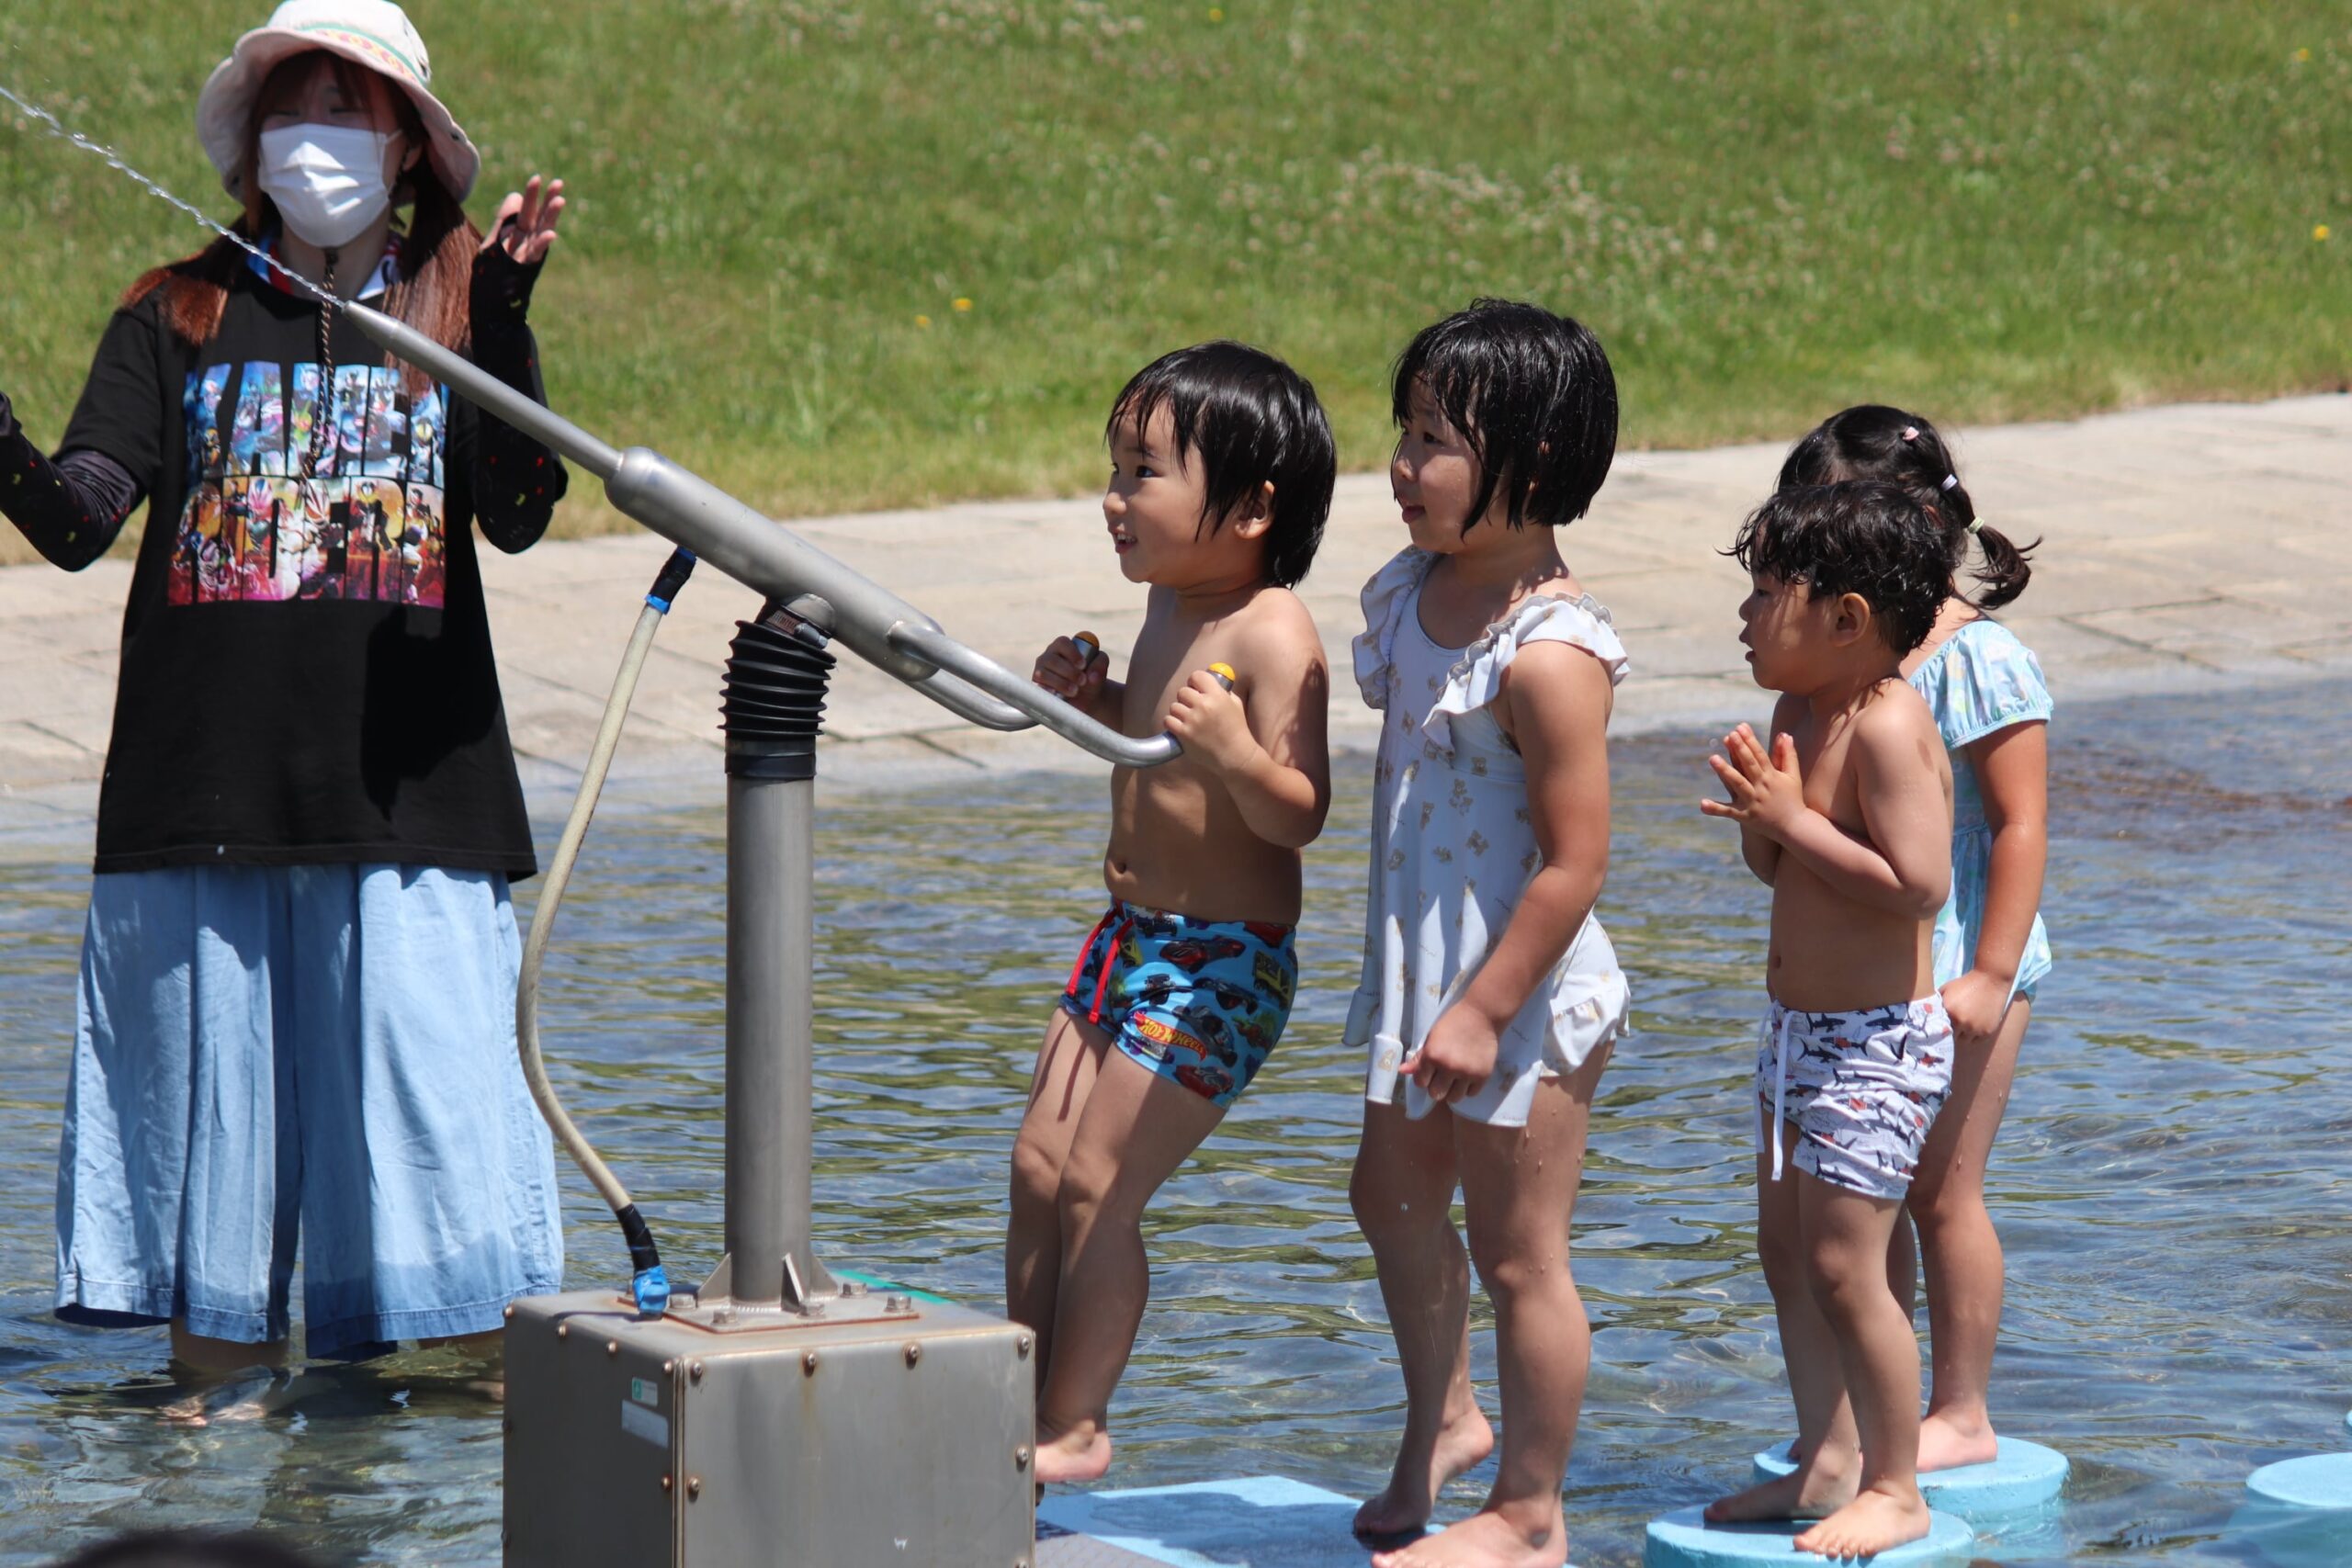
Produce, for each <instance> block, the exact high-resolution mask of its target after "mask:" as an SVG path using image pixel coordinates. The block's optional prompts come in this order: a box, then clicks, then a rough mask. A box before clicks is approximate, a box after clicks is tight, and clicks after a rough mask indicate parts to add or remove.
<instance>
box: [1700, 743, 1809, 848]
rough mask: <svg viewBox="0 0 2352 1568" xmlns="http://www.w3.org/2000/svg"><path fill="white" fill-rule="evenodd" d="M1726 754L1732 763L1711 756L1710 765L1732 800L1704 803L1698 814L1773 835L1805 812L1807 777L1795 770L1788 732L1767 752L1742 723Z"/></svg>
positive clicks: (1792, 747)
mask: <svg viewBox="0 0 2352 1568" xmlns="http://www.w3.org/2000/svg"><path fill="white" fill-rule="evenodd" d="M1724 751H1726V752H1727V753H1729V755H1730V759H1731V760H1730V761H1724V759H1723V758H1722V757H1709V758H1708V759H1707V765H1708V766H1709V767H1711V768H1713V769H1714V770H1715V776H1716V777H1717V778H1719V779H1721V780H1723V782H1724V790H1725V791H1727V792H1728V793H1729V794H1730V795H1731V799H1730V800H1729V801H1727V802H1726V801H1721V800H1702V801H1701V802H1700V803H1699V809H1700V810H1702V811H1703V812H1705V813H1706V814H1707V815H1708V816H1710V817H1728V818H1732V819H1733V820H1734V821H1736V822H1737V823H1738V824H1739V825H1740V826H1741V827H1743V828H1754V829H1757V830H1758V832H1763V833H1773V834H1777V833H1780V832H1781V831H1783V830H1785V829H1787V828H1788V827H1789V826H1790V824H1792V823H1793V822H1794V821H1795V820H1796V819H1797V818H1799V817H1801V816H1803V815H1804V808H1805V807H1804V774H1803V773H1800V772H1799V771H1798V768H1797V746H1796V741H1795V740H1794V739H1792V738H1791V737H1790V736H1788V735H1787V734H1785V733H1783V734H1781V735H1776V736H1774V737H1773V738H1772V749H1771V750H1770V753H1769V754H1768V753H1767V752H1766V750H1765V749H1764V743H1763V742H1762V741H1761V740H1758V739H1757V738H1756V731H1755V730H1753V729H1751V728H1748V727H1747V725H1744V724H1743V725H1741V726H1740V727H1739V728H1737V729H1735V730H1733V731H1732V732H1731V733H1730V734H1729V735H1726V736H1724Z"/></svg>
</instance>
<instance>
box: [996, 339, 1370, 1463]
mask: <svg viewBox="0 0 2352 1568" xmlns="http://www.w3.org/2000/svg"><path fill="white" fill-rule="evenodd" d="M1105 434H1106V437H1107V439H1108V441H1109V443H1110V447H1111V483H1110V488H1109V489H1108V490H1106V491H1104V492H1103V522H1104V523H1105V524H1106V525H1108V526H1109V529H1110V534H1111V547H1112V548H1113V549H1114V550H1116V551H1117V552H1118V557H1119V569H1120V570H1121V571H1123V572H1124V573H1125V575H1126V578H1127V580H1128V581H1130V582H1143V583H1148V584H1149V585H1150V588H1151V592H1150V597H1149V598H1148V601H1147V602H1146V608H1145V611H1144V623H1143V629H1142V631H1141V632H1139V633H1138V634H1137V635H1136V643H1135V649H1134V651H1133V653H1132V654H1131V655H1130V656H1129V657H1128V660H1127V668H1126V679H1125V682H1117V681H1113V680H1111V679H1109V678H1108V677H1109V669H1110V666H1109V660H1107V659H1106V658H1105V657H1104V656H1103V654H1102V652H1101V651H1100V650H1098V649H1091V648H1084V647H1081V646H1080V644H1079V643H1078V642H1076V641H1074V640H1073V639H1071V638H1069V637H1061V638H1057V639H1056V641H1055V642H1054V644H1053V646H1052V647H1050V648H1048V649H1046V651H1045V652H1044V653H1043V654H1042V655H1040V656H1039V658H1038V660H1037V666H1036V670H1035V680H1036V682H1037V683H1038V684H1039V685H1041V686H1044V687H1045V688H1046V690H1048V691H1051V692H1055V693H1057V694H1060V695H1062V696H1064V697H1067V698H1068V699H1069V701H1070V702H1072V703H1073V704H1075V705H1078V706H1079V707H1080V708H1083V709H1084V710H1085V711H1087V712H1088V713H1090V714H1091V715H1092V716H1094V717H1096V718H1097V719H1100V720H1101V721H1102V722H1103V723H1104V724H1107V725H1110V726H1111V727H1113V728H1116V729H1118V730H1120V731H1122V732H1123V733H1125V734H1127V735H1133V736H1148V735H1157V734H1159V732H1160V731H1162V730H1166V731H1168V732H1169V733H1170V734H1172V735H1174V736H1175V737H1176V738H1177V739H1178V740H1180V741H1182V744H1183V754H1182V756H1181V757H1179V758H1178V759H1177V760H1176V761H1172V762H1169V763H1166V764H1164V765H1163V766H1160V767H1157V768H1151V769H1147V770H1136V769H1128V768H1122V769H1119V770H1118V771H1117V772H1116V773H1114V774H1113V775H1112V780H1111V844H1110V848H1109V850H1108V851H1107V852H1105V853H1104V855H1103V885H1104V886H1106V887H1108V888H1109V890H1110V894H1111V907H1110V908H1109V909H1108V910H1107V911H1106V912H1105V913H1104V914H1103V918H1102V919H1100V920H1098V921H1096V922H1095V926H1094V930H1093V931H1092V932H1091V934H1090V935H1089V936H1088V937H1087V940H1086V942H1084V943H1083V944H1082V946H1081V947H1080V953H1079V955H1078V962H1077V963H1076V964H1074V965H1073V966H1072V967H1071V969H1070V977H1069V985H1068V986H1067V987H1065V988H1064V990H1063V993H1062V998H1061V1002H1060V1005H1059V1006H1058V1007H1057V1009H1056V1010H1055V1011H1054V1016H1053V1018H1052V1021H1050V1022H1048V1023H1047V1024H1046V1038H1045V1043H1044V1044H1043V1045H1041V1046H1040V1047H1039V1048H1038V1052H1037V1066H1036V1072H1035V1077H1034V1079H1033V1080H1032V1083H1031V1087H1030V1091H1029V1110H1028V1113H1027V1115H1026V1116H1025V1117H1024V1118H1023V1122H1022V1124H1021V1135H1020V1138H1019V1140H1018V1141H1017V1142H1016V1143H1015V1144H1014V1145H1013V1150H1012V1221H1011V1224H1010V1225H1009V1226H1008V1228H1007V1232H1006V1235H1005V1244H1004V1277H1005V1305H1006V1310H1007V1312H1008V1314H1010V1315H1011V1316H1012V1318H1013V1319H1014V1320H1015V1321H1016V1322H1019V1323H1023V1324H1025V1325H1028V1326H1029V1327H1030V1328H1031V1329H1032V1330H1033V1331H1034V1332H1035V1334H1036V1336H1037V1377H1038V1396H1037V1469H1036V1479H1037V1480H1038V1482H1039V1483H1047V1482H1057V1481H1091V1480H1092V1479H1093V1478H1095V1477H1096V1476H1099V1475H1101V1474H1102V1473H1103V1472H1104V1471H1105V1470H1106V1469H1108V1468H1109V1466H1110V1463H1111V1438H1110V1432H1109V1428H1108V1410H1109V1407H1110V1403H1111V1392H1112V1390H1113V1389H1114V1388H1116V1387H1117V1386H1118V1382H1119V1374H1120V1373H1121V1371H1124V1370H1125V1367H1126V1362H1127V1354H1128V1352H1129V1351H1130V1350H1131V1349H1132V1348H1134V1346H1135V1337H1136V1327H1137V1325H1139V1324H1140V1323H1141V1322H1142V1320H1143V1308H1144V1301H1145V1297H1146V1296H1147V1294H1148V1292H1149V1289H1150V1273H1149V1268H1148V1263H1147V1261H1146V1259H1145V1257H1144V1247H1143V1232H1142V1228H1141V1220H1142V1216H1143V1208H1144V1205H1145V1203H1146V1202H1148V1201H1149V1200H1150V1198H1151V1195H1152V1194H1153V1193H1154V1192H1156V1191H1158V1190H1159V1186H1160V1184H1161V1183H1162V1182H1164V1181H1166V1180H1167V1179H1168V1178H1169V1177H1170V1175H1172V1174H1174V1172H1175V1170H1176V1168H1177V1167H1178V1166H1180V1165H1182V1163H1183V1162H1184V1159H1185V1158H1186V1156H1189V1155H1191V1154H1192V1152H1193V1150H1194V1149H1195V1148H1197V1147H1199V1146H1200V1143H1201V1140H1203V1139H1204V1138H1205V1137H1207V1136H1208V1135H1209V1134H1210V1133H1211V1132H1212V1131H1213V1130H1214V1129H1215V1128H1216V1124H1217V1122H1219V1121H1221V1120H1223V1118H1224V1116H1225V1112H1226V1109H1227V1107H1228V1106H1230V1105H1231V1104H1232V1103H1233V1101H1234V1099H1235V1098H1236V1097H1237V1096H1238V1095H1239V1094H1240V1092H1241V1091H1242V1089H1245V1088H1247V1087H1248V1085H1249V1082H1250V1077H1251V1076H1252V1075H1253V1074H1255V1073H1256V1072H1257V1070H1258V1069H1259V1068H1260V1067H1261V1066H1263V1065H1264V1064H1265V1060H1266V1056H1267V1055H1268V1053H1269V1052H1271V1051H1272V1049H1273V1046H1274V1043H1275V1041H1276V1040H1277V1039H1278V1038H1280V1036H1281V1034H1282V1032H1283V1021H1284V1020H1285V1019H1286V1018H1287V1017H1288V1016H1289V1012H1290V1005H1291V998H1292V995H1293V992H1294V990H1295V987H1296V985H1297V979H1298V965H1297V962H1296V960H1295V958H1294V956H1293V954H1292V948H1291V930H1292V928H1293V927H1294V926H1295V925H1296V924H1297V922H1298V913H1299V852H1300V851H1301V850H1302V849H1304V848H1305V847H1306V845H1307V844H1309V843H1311V842H1313V841H1314V840H1315V836H1316V835H1317V833H1319V832H1321V831H1322V830H1323V817H1324V813H1325V811H1326V810H1327V809H1329V806H1330V763H1329V757H1328V755H1327V752H1326V748H1325V741H1324V724H1325V705H1326V702H1327V699H1328V697H1329V686H1330V675H1329V670H1328V669H1327V668H1326V667H1325V664H1324V660H1323V644H1322V639H1321V638H1320V637H1317V635H1316V631H1315V624H1314V622H1313V621H1312V620H1311V619H1309V618H1308V616H1307V613H1306V606H1305V605H1304V604H1300V603H1299V601H1298V597H1297V595H1295V594H1294V593H1293V592H1291V591H1290V588H1291V585H1292V584H1293V583H1295V582H1296V581H1298V580H1299V579H1300V578H1302V577H1304V576H1305V575H1306V568H1307V565H1308V563H1309V562H1310V561H1312V560H1313V559H1314V558H1315V547H1316V546H1317V544H1318V543H1319V542H1320V541H1321V539H1322V536H1323V520H1324V517H1325V514H1326V513H1328V512H1329V510H1330V505H1331V481H1332V478H1333V474H1334V471H1335V469H1336V467H1337V463H1336V458H1335V456H1334V449H1333V446H1332V442H1331V429H1330V425H1329V423H1328V422H1327V421H1326V420H1325V419H1324V416H1323V410H1322V406H1321V405H1320V404H1319V403H1317V401H1316V399H1315V389H1314V388H1312V387H1310V386H1309V385H1308V384H1307V383H1306V380H1305V379H1304V378H1302V377H1300V376H1299V375H1298V373H1297V372H1296V371H1295V370H1293V369H1291V368H1290V367H1289V366H1287V365H1284V364H1283V362H1282V361H1281V360H1279V359H1275V358H1273V357H1272V355H1266V354H1261V353H1260V352H1259V351H1258V350H1256V349H1253V348H1248V347H1245V346H1243V345H1242V344H1237V343H1208V344H1199V345H1198V346H1195V347H1193V348H1185V349H1179V350H1177V351H1176V352H1175V353H1173V354H1170V355H1164V356H1162V357H1161V358H1159V359H1158V360H1155V361H1154V362H1153V363H1152V364H1150V365H1148V366H1147V367H1145V368H1144V369H1143V370H1141V371H1139V372H1138V373H1137V374H1136V378H1134V379H1133V380H1131V381H1129V382H1128V383H1127V385H1126V387H1125V389H1124V390H1122V391H1121V392H1120V394H1119V397H1118V400H1117V401H1116V402H1115V403H1114V404H1113V405H1112V409H1111V420H1110V424H1109V427H1108V429H1107V431H1106V433H1105ZM1213 664H1222V665H1224V666H1226V667H1227V669H1229V670H1230V671H1232V672H1233V677H1232V679H1233V684H1232V687H1231V689H1230V690H1228V689H1227V686H1226V684H1225V682H1221V681H1219V680H1218V679H1217V677H1216V675H1215V674H1213V673H1211V671H1210V666H1211V665H1213ZM1065 1308H1067V1309H1068V1314H1067V1315H1064V1309H1065Z"/></svg>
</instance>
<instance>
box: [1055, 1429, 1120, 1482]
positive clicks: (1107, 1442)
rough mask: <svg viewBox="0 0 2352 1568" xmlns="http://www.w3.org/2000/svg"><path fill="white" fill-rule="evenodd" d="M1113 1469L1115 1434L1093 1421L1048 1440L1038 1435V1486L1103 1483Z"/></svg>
mask: <svg viewBox="0 0 2352 1568" xmlns="http://www.w3.org/2000/svg"><path fill="white" fill-rule="evenodd" d="M1110 1468H1111V1434H1110V1433H1109V1432H1107V1431H1105V1430H1103V1428H1102V1427H1097V1426H1095V1425H1094V1424H1093V1423H1092V1422H1083V1423H1081V1424H1080V1425H1078V1426H1076V1427H1071V1428H1070V1429H1069V1431H1067V1432H1060V1433H1057V1434H1055V1435H1054V1436H1051V1437H1048V1436H1047V1435H1046V1433H1045V1431H1044V1430H1043V1429H1040V1430H1039V1431H1038V1433H1037V1484H1038V1485H1040V1486H1058V1485H1060V1484H1061V1483H1064V1482H1069V1481H1100V1480H1102V1479H1103V1472H1105V1471H1107V1470H1109V1469H1110Z"/></svg>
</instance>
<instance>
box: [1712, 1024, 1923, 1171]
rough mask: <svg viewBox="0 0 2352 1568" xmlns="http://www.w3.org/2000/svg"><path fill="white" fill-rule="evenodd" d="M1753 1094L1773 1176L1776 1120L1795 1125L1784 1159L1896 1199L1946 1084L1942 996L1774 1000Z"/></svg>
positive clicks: (1777, 1151)
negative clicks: (1850, 1004)
mask: <svg viewBox="0 0 2352 1568" xmlns="http://www.w3.org/2000/svg"><path fill="white" fill-rule="evenodd" d="M1760 1045H1761V1048H1760V1049H1759V1050H1758V1053H1757V1058H1756V1100H1757V1113H1758V1120H1759V1122H1762V1123H1764V1125H1763V1126H1761V1127H1759V1128H1758V1133H1759V1134H1760V1135H1761V1136H1763V1137H1769V1138H1770V1141H1771V1146H1772V1179H1773V1180H1775V1181H1778V1180H1779V1179H1781V1163H1782V1153H1781V1140H1782V1137H1783V1135H1784V1134H1783V1133H1782V1129H1783V1128H1784V1127H1791V1126H1793V1127H1794V1128H1795V1129H1796V1130H1797V1145H1796V1147H1795V1148H1793V1149H1792V1150H1790V1151H1788V1154H1787V1163H1789V1164H1792V1165H1793V1166H1795V1167H1796V1168H1798V1169H1799V1170H1802V1171H1805V1172H1807V1173H1809V1174H1811V1175H1812V1176H1814V1177H1815V1178H1817V1179H1820V1180H1823V1181H1826V1182H1828V1183H1830V1184H1831V1185H1833V1186H1837V1187H1843V1188H1845V1189H1847V1190H1849V1191H1853V1192H1860V1193H1863V1194H1865V1195H1866V1196H1869V1197H1872V1198H1900V1197H1902V1196H1903V1195H1904V1194H1905V1192H1907V1191H1908V1190H1910V1187H1911V1174H1912V1172H1913V1171H1914V1170H1915V1169H1917V1167H1918V1164H1919V1150H1920V1148H1921V1146H1922V1145H1925V1144H1926V1143H1927V1141H1928V1128H1929V1127H1930V1126H1931V1125H1933V1124H1934V1122H1935V1120H1936V1112H1937V1111H1938V1110H1939V1109H1940V1108H1941V1107H1942V1105H1943V1102H1944V1096H1945V1095H1946V1094H1947V1093H1949V1092H1950V1091H1951V1019H1950V1018H1949V1017H1947V1016H1946V1015H1945V1013H1944V1002H1943V998H1942V997H1940V996H1936V995H1929V996H1926V997H1922V998H1919V999H1918V1000H1917V1001H1914V1002H1896V1003H1894V1004H1892V1005H1890V1006H1887V1007H1875V1008H1862V1009H1859V1010H1855V1011H1852V1012H1800V1011H1797V1010H1794V1009H1792V1008H1786V1007H1782V1006H1781V1004H1780V1003H1779V1002H1777V1001H1775V1002H1774V1003H1772V1005H1771V1007H1770V1009H1769V1010H1767V1011H1766V1012H1765V1014H1764V1037H1763V1040H1762V1042H1761V1043H1760Z"/></svg>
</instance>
